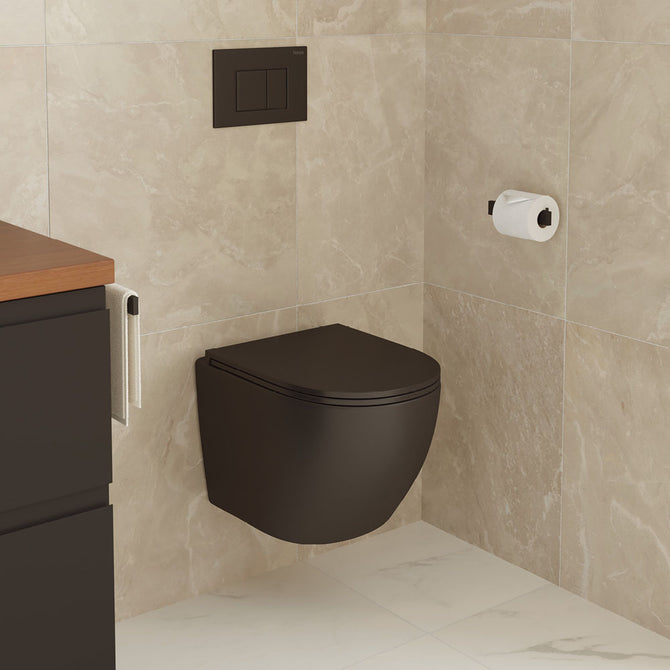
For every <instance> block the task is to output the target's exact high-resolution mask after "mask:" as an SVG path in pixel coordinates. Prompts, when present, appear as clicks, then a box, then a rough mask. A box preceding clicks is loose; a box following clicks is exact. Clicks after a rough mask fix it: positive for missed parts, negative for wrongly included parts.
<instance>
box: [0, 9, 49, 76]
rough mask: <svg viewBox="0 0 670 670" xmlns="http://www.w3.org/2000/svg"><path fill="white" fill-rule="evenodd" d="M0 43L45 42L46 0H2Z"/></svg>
mask: <svg viewBox="0 0 670 670" xmlns="http://www.w3.org/2000/svg"><path fill="white" fill-rule="evenodd" d="M0 44H3V45H5V44H44V0H21V1H20V2H16V0H0ZM3 72H4V70H3Z"/></svg>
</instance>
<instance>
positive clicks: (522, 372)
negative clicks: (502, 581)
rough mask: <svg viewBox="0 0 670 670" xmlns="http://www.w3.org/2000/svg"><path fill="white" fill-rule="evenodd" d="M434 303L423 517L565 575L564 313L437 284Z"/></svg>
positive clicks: (427, 325) (428, 330)
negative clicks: (433, 395) (434, 408)
mask: <svg viewBox="0 0 670 670" xmlns="http://www.w3.org/2000/svg"><path fill="white" fill-rule="evenodd" d="M424 309H425V317H424V329H425V330H424V342H425V350H426V352H427V353H429V354H431V355H432V356H434V357H435V358H437V360H438V361H440V363H441V365H442V400H441V406H440V416H439V419H438V426H437V431H436V434H435V439H434V441H433V446H432V447H431V451H430V453H429V455H428V460H427V462H426V466H425V467H424V470H423V519H424V520H425V521H427V522H428V523H432V524H434V525H436V526H438V527H439V528H442V529H443V530H446V531H447V532H449V533H453V534H455V535H457V536H458V537H460V538H462V539H464V540H466V541H467V542H470V543H472V544H476V545H478V546H480V547H482V548H483V549H486V550H487V551H491V552H493V553H495V554H496V555H498V556H501V557H502V558H504V559H506V560H508V561H511V562H512V563H515V564H516V565H520V566H521V567H523V568H525V569H527V570H530V571H531V572H534V573H536V574H538V575H540V576H542V577H544V578H546V579H549V580H551V581H554V582H556V581H558V576H559V574H558V573H559V536H560V528H559V526H560V497H561V432H562V425H561V423H562V422H561V417H562V393H563V389H562V373H563V337H564V324H563V321H561V320H560V319H555V318H552V317H548V316H544V315H540V314H535V313H532V312H528V311H526V310H521V309H517V308H514V307H510V306H507V305H501V304H499V303H494V302H490V301H485V300H481V299H479V298H475V297H471V296H467V295H464V294H460V293H456V292H453V291H448V290H446V289H442V288H437V287H433V286H427V287H426V296H425V305H424Z"/></svg>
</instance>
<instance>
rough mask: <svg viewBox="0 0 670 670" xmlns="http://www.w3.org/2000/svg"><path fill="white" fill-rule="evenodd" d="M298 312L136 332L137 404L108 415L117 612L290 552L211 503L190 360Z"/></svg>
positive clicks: (281, 559)
mask: <svg viewBox="0 0 670 670" xmlns="http://www.w3.org/2000/svg"><path fill="white" fill-rule="evenodd" d="M295 319H296V314H295V309H287V310H282V311H279V312H268V313H265V314H262V315H258V316H250V317H242V318H239V319H233V320H230V321H223V322H219V323H214V324H209V325H204V326H194V327H191V328H182V329H178V330H173V331H170V332H167V333H160V334H154V335H146V336H144V337H143V338H142V347H143V384H144V389H143V407H142V409H141V410H132V414H131V417H130V426H129V427H128V428H124V427H122V426H120V425H118V424H116V423H115V424H114V483H113V484H112V488H111V500H112V503H113V504H114V515H115V563H116V589H117V600H116V608H117V617H118V618H119V619H124V618H127V617H130V616H134V615H136V614H139V613H141V612H145V611H148V610H151V609H155V608H157V607H161V606H163V605H166V604H168V603H171V602H176V601H178V600H182V599H185V598H189V597H191V596H193V595H196V594H199V593H205V592H210V591H212V590H214V589H216V588H220V587H221V585H222V584H223V583H224V582H226V581H229V580H230V581H233V580H237V579H242V578H245V577H248V576H251V575H253V574H257V573H261V572H265V571H267V570H271V569H274V568H276V567H279V566H282V565H288V564H290V563H292V562H294V561H295V558H296V547H295V545H291V544H288V543H285V542H281V541H279V540H276V539H274V538H271V537H269V536H267V535H265V534H263V533H261V532H260V531H257V530H255V529H254V528H252V527H251V526H249V525H247V524H245V523H243V522H242V521H240V520H239V519H237V518H235V517H233V516H231V515H229V514H227V513H226V512H224V511H222V510H220V509H218V508H216V507H214V506H213V505H211V504H210V503H209V501H208V499H207V491H206V485H205V478H204V470H203V465H202V452H201V447H200V436H199V431H198V420H197V404H196V390H195V369H194V365H195V361H196V359H197V358H199V357H200V356H202V355H203V354H204V352H205V349H207V348H212V347H218V346H225V345H228V344H234V343H237V342H242V341H246V340H253V339H257V338H260V337H268V336H270V335H276V334H280V333H284V332H291V331H293V330H294V329H295Z"/></svg>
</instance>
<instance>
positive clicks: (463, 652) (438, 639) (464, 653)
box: [428, 632, 491, 670]
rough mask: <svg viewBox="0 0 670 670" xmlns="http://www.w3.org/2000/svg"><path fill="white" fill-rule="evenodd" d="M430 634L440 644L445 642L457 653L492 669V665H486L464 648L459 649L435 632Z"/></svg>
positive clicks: (445, 644)
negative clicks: (441, 638)
mask: <svg viewBox="0 0 670 670" xmlns="http://www.w3.org/2000/svg"><path fill="white" fill-rule="evenodd" d="M428 635H430V637H432V638H433V640H436V641H437V642H439V643H440V644H443V645H444V646H445V647H448V648H449V649H451V650H453V651H455V652H456V653H458V654H461V655H463V656H465V657H466V658H469V659H470V660H471V661H473V662H474V663H476V664H477V665H478V666H479V667H481V668H486V670H491V668H490V666H488V665H484V664H483V663H482V662H481V661H480V660H479V659H478V658H476V657H474V656H472V655H471V654H469V653H467V652H465V651H463V650H462V649H459V648H458V647H455V646H454V645H453V644H450V643H449V642H445V641H444V640H440V638H439V637H437V635H435V632H433V633H428Z"/></svg>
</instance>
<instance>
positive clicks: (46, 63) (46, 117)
mask: <svg viewBox="0 0 670 670" xmlns="http://www.w3.org/2000/svg"><path fill="white" fill-rule="evenodd" d="M43 49H44V131H45V132H44V135H45V143H46V147H45V149H46V163H47V184H46V186H47V235H48V236H49V237H51V154H50V149H49V72H48V67H49V59H48V50H47V0H44V45H43Z"/></svg>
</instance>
